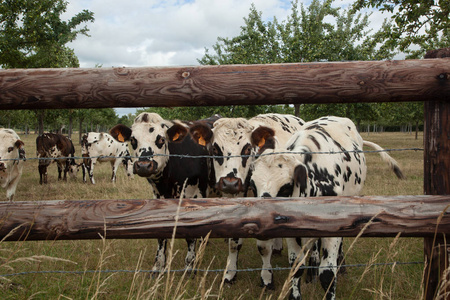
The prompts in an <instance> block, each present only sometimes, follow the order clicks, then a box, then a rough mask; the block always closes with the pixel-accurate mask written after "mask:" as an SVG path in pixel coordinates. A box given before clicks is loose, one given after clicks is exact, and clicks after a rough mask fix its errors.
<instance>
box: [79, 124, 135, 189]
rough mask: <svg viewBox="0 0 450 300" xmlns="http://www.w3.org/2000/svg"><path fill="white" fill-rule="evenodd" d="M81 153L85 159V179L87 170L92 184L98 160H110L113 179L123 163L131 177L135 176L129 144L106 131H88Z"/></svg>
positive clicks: (82, 141)
mask: <svg viewBox="0 0 450 300" xmlns="http://www.w3.org/2000/svg"><path fill="white" fill-rule="evenodd" d="M81 155H82V156H83V157H84V159H83V181H84V182H86V181H87V178H86V171H87V173H88V174H89V178H90V180H91V183H92V184H95V180H94V167H95V164H96V163H97V162H100V163H101V162H110V163H111V167H112V175H111V181H112V182H115V181H116V174H117V168H118V167H119V165H120V164H122V165H123V166H124V168H125V171H126V172H127V175H128V177H129V178H133V177H134V175H133V161H132V159H131V157H130V152H129V151H128V144H127V143H125V142H119V141H117V140H116V139H114V138H113V137H112V136H111V135H110V134H108V133H105V132H100V133H99V132H88V133H87V134H85V135H83V137H82V139H81Z"/></svg>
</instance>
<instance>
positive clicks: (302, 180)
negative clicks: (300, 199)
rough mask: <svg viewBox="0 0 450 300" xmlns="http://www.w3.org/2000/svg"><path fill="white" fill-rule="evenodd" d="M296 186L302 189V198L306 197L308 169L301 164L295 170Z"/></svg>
mask: <svg viewBox="0 0 450 300" xmlns="http://www.w3.org/2000/svg"><path fill="white" fill-rule="evenodd" d="M294 185H295V186H298V187H300V196H301V195H306V193H305V192H306V189H307V185H308V169H307V168H306V166H305V165H304V164H299V165H297V166H296V167H295V169H294Z"/></svg>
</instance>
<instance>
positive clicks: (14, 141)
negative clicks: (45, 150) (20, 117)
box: [0, 128, 25, 201]
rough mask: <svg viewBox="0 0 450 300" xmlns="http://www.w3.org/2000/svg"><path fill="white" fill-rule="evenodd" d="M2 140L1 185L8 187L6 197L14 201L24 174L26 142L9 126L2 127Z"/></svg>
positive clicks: (0, 159)
mask: <svg viewBox="0 0 450 300" xmlns="http://www.w3.org/2000/svg"><path fill="white" fill-rule="evenodd" d="M0 141H2V142H1V146H0V185H1V187H2V188H4V189H6V199H7V200H8V201H13V200H14V195H15V193H16V189H17V184H18V183H19V180H20V177H21V176H22V169H23V160H24V159H25V150H24V148H23V145H24V143H23V142H22V141H21V140H20V138H19V136H18V135H17V133H16V132H15V131H14V130H12V129H7V128H0Z"/></svg>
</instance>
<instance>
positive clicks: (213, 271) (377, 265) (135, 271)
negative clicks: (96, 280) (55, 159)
mask: <svg viewBox="0 0 450 300" xmlns="http://www.w3.org/2000/svg"><path fill="white" fill-rule="evenodd" d="M419 264H422V265H423V264H424V262H423V261H410V262H400V261H395V262H387V263H367V264H347V265H340V266H322V267H321V266H301V267H300V268H299V269H301V270H302V269H303V270H306V269H325V268H327V269H329V268H335V269H337V268H361V267H380V266H393V265H419ZM266 270H269V271H270V270H272V271H285V270H291V267H274V268H271V269H267V268H246V269H238V270H230V269H228V270H226V269H213V270H205V269H192V270H189V271H190V272H203V273H223V272H225V271H230V272H256V271H266ZM181 272H186V269H177V270H163V271H159V270H84V271H63V270H50V271H26V272H17V273H8V274H0V277H12V276H22V275H33V274H74V275H83V274H86V273H133V274H134V273H150V274H158V273H164V274H167V273H181Z"/></svg>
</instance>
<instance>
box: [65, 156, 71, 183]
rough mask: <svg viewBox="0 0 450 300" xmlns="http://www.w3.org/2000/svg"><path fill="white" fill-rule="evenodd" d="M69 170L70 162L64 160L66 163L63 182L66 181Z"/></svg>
mask: <svg viewBox="0 0 450 300" xmlns="http://www.w3.org/2000/svg"><path fill="white" fill-rule="evenodd" d="M69 169H70V161H69V160H68V159H66V163H65V165H64V178H63V179H64V181H67V173H69Z"/></svg>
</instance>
